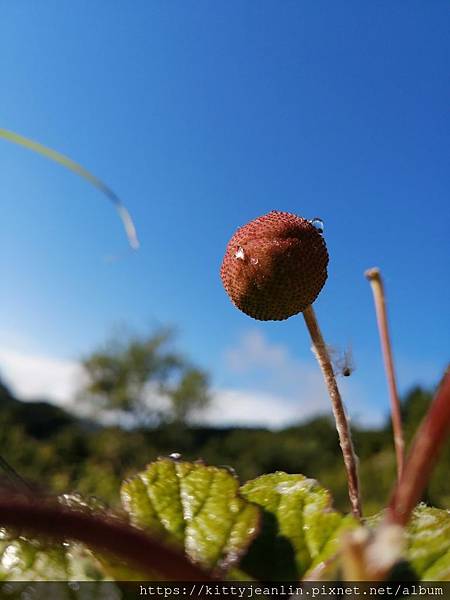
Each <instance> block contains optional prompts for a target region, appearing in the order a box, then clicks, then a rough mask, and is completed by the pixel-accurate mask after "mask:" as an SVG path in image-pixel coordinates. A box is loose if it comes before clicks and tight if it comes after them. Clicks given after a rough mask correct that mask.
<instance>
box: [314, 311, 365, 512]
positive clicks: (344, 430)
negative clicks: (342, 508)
mask: <svg viewBox="0 0 450 600" xmlns="http://www.w3.org/2000/svg"><path fill="white" fill-rule="evenodd" d="M303 317H304V319H305V323H306V326H307V328H308V331H309V334H310V336H311V340H312V343H313V348H314V353H315V355H316V358H317V361H318V363H319V366H320V368H321V370H322V374H323V377H324V379H325V384H326V386H327V389H328V394H329V396H330V399H331V405H332V407H333V414H334V418H335V421H336V429H337V432H338V435H339V443H340V445H341V449H342V454H343V457H344V464H345V470H346V472H347V481H348V495H349V498H350V504H351V506H352V511H353V514H354V515H355V516H356V517H357V518H360V517H361V514H362V511H361V497H360V492H359V481H358V466H357V465H358V459H357V457H356V454H355V450H354V448H353V442H352V436H351V432H350V427H349V424H348V420H347V416H346V414H345V409H344V405H343V404H342V399H341V394H340V392H339V388H338V386H337V383H336V377H335V375H334V371H333V367H332V364H331V360H330V355H329V353H328V349H327V346H326V344H325V342H324V339H323V337H322V333H321V331H320V327H319V324H318V322H317V318H316V314H315V312H314V309H313V307H312V306H308V308H306V309H305V310H304V311H303Z"/></svg>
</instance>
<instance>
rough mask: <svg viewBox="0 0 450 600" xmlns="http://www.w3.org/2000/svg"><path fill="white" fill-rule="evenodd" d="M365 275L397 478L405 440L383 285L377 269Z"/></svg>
mask: <svg viewBox="0 0 450 600" xmlns="http://www.w3.org/2000/svg"><path fill="white" fill-rule="evenodd" d="M365 276H366V277H367V279H368V280H369V282H370V285H371V287H372V292H373V298H374V302H375V311H376V314H377V322H378V331H379V334H380V341H381V349H382V352H383V360H384V368H385V371H386V378H387V382H388V387H389V397H390V401H391V416H392V429H393V432H394V447H395V456H396V459H397V479H398V480H399V479H400V477H401V475H402V472H403V465H404V460H405V441H404V437H403V427H402V417H401V410H400V400H399V397H398V391H397V383H396V379H395V370H394V359H393V356H392V345H391V340H390V336H389V328H388V320H387V312H386V300H385V293H384V286H383V280H382V278H381V274H380V270H379V269H377V268H374V269H368V270H367V271H366V272H365Z"/></svg>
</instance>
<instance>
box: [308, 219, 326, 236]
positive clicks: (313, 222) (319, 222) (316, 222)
mask: <svg viewBox="0 0 450 600" xmlns="http://www.w3.org/2000/svg"><path fill="white" fill-rule="evenodd" d="M310 223H311V225H312V226H313V227H314V228H315V229H317V231H318V232H319V233H323V221H322V219H320V218H319V217H314V219H311V221H310Z"/></svg>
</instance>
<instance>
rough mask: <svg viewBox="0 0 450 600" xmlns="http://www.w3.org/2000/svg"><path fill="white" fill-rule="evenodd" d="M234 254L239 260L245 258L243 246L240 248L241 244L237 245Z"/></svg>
mask: <svg viewBox="0 0 450 600" xmlns="http://www.w3.org/2000/svg"><path fill="white" fill-rule="evenodd" d="M234 256H235V258H237V259H239V260H244V259H245V252H244V248H242V246H239V248H238V249H237V250H236V253H235V255H234Z"/></svg>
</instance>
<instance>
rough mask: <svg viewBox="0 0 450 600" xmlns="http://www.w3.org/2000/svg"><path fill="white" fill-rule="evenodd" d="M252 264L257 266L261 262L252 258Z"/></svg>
mask: <svg viewBox="0 0 450 600" xmlns="http://www.w3.org/2000/svg"><path fill="white" fill-rule="evenodd" d="M250 262H251V263H252V265H257V264H258V263H259V260H258V259H257V258H251V259H250Z"/></svg>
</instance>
